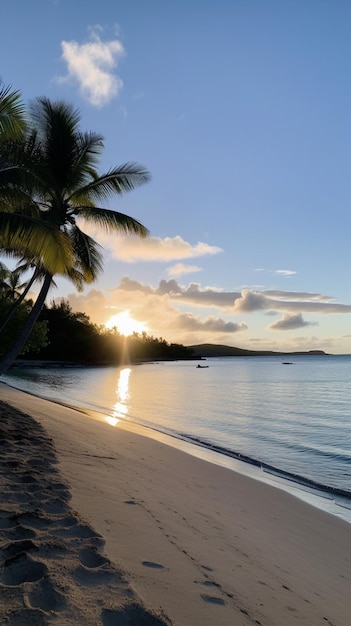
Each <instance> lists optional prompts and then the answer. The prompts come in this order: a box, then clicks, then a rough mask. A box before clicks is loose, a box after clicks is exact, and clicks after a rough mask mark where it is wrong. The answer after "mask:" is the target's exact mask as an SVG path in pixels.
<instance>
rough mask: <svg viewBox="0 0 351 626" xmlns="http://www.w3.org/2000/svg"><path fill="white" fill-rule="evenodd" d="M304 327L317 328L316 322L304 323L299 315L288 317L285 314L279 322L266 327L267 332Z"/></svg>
mask: <svg viewBox="0 0 351 626" xmlns="http://www.w3.org/2000/svg"><path fill="white" fill-rule="evenodd" d="M304 326H318V324H317V322H306V321H305V320H304V319H303V317H302V314H301V313H296V314H293V315H289V314H288V313H286V314H285V315H283V317H282V318H281V319H280V320H277V321H276V322H273V323H272V324H270V325H269V326H268V329H269V330H295V329H296V328H303V327H304Z"/></svg>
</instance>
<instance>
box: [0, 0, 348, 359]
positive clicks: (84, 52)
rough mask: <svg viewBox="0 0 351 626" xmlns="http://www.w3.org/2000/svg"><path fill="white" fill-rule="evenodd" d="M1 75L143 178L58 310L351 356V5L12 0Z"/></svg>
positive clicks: (168, 332) (4, 21) (2, 6)
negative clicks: (86, 275) (125, 223)
mask: <svg viewBox="0 0 351 626" xmlns="http://www.w3.org/2000/svg"><path fill="white" fill-rule="evenodd" d="M0 15H1V38H0V58H1V64H0V77H1V79H2V81H3V82H4V83H5V84H12V86H13V87H14V88H16V89H19V90H20V91H21V92H22V95H23V99H24V101H25V102H26V103H29V102H30V101H31V100H32V99H34V98H36V97H38V96H46V97H48V98H50V99H51V100H53V101H56V100H64V101H66V102H69V103H71V104H73V106H74V107H75V108H77V109H79V110H80V112H81V118H82V121H81V127H82V130H88V131H94V132H97V133H100V134H102V135H103V137H104V146H105V147H104V152H103V155H102V158H101V162H100V164H99V166H98V170H99V173H101V174H102V173H104V172H106V171H107V170H108V169H109V168H110V167H112V166H116V165H120V164H122V163H125V162H129V161H133V162H138V163H141V164H142V165H144V166H145V167H146V168H147V169H148V170H149V171H150V173H151V176H152V179H151V181H150V182H148V183H147V184H146V185H143V186H141V187H139V188H138V189H137V190H134V191H132V192H131V193H129V194H126V195H124V196H122V197H121V196H119V197H116V198H114V199H112V200H110V201H109V203H108V204H107V205H106V204H105V206H108V207H109V208H112V209H116V210H118V211H120V212H122V213H126V214H128V215H131V216H133V217H134V218H136V219H138V220H139V221H141V222H142V223H143V224H144V225H145V226H146V227H147V228H148V229H149V231H150V237H149V238H148V239H146V240H139V239H135V238H133V237H131V236H123V237H121V236H115V237H107V236H106V235H104V234H103V233H101V232H98V231H94V236H95V237H96V239H97V240H98V241H99V243H101V245H102V246H103V248H104V252H103V256H104V271H103V273H102V274H101V276H100V277H99V279H98V280H97V281H96V282H95V283H94V284H92V285H87V286H86V287H85V289H84V291H83V292H82V293H77V292H75V290H74V287H73V285H72V284H71V283H69V282H68V281H67V280H65V279H63V278H59V279H58V280H57V281H56V283H57V288H55V289H52V290H51V292H50V295H49V303H50V302H52V301H53V300H54V299H55V300H56V301H60V300H61V299H62V298H66V299H68V300H69V302H70V304H71V306H72V308H73V309H74V310H77V311H83V312H85V313H86V314H87V315H89V317H90V319H91V321H92V322H94V323H97V324H105V323H109V322H110V321H111V318H112V317H113V316H114V315H118V314H121V313H122V314H123V315H124V316H125V315H126V312H128V315H129V319H132V320H134V321H135V323H136V330H140V329H141V328H143V329H145V330H146V331H147V332H148V334H151V335H153V336H155V337H163V338H165V339H166V340H167V341H169V342H179V343H183V344H185V345H192V344H199V343H217V344H226V345H232V346H238V347H241V348H246V349H252V350H266V349H267V350H279V351H295V350H313V349H321V350H325V351H326V352H329V353H335V354H337V353H351V275H350V267H351V259H350V256H351V254H350V233H351V212H350V192H351V176H350V165H351V124H350V119H351V83H350V69H351V38H350V28H351V3H350V2H349V0H291V1H290V0H211V1H210V0H177V1H174V0H173V1H171V0H148V2H145V0H129V2H128V1H126V0H124V1H123V2H122V1H121V0H99V2H97V1H96V0H94V1H93V0H85V1H84V2H72V0H31V2H28V0H11V2H6V3H5V2H4V0H1V3H0Z"/></svg>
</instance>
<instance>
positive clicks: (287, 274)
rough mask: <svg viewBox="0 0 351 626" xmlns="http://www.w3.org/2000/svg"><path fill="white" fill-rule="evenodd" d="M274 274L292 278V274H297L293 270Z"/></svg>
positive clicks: (278, 271)
mask: <svg viewBox="0 0 351 626" xmlns="http://www.w3.org/2000/svg"><path fill="white" fill-rule="evenodd" d="M274 273H275V274H280V276H294V274H297V272H295V270H275V272H274Z"/></svg>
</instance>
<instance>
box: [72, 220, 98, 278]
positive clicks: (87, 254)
mask: <svg viewBox="0 0 351 626" xmlns="http://www.w3.org/2000/svg"><path fill="white" fill-rule="evenodd" d="M68 234H69V237H70V239H71V242H72V247H73V249H74V252H75V255H76V265H75V268H76V269H77V268H78V267H80V269H81V271H82V273H83V276H84V280H85V282H87V283H91V282H93V281H94V280H96V278H97V276H98V275H99V273H100V272H101V271H102V268H103V262H102V255H101V246H100V245H99V244H98V243H97V242H96V241H95V240H94V239H93V238H92V237H89V235H87V234H85V233H83V231H82V230H80V228H79V227H78V226H77V225H76V224H75V225H74V226H72V227H71V228H70V229H69V231H68Z"/></svg>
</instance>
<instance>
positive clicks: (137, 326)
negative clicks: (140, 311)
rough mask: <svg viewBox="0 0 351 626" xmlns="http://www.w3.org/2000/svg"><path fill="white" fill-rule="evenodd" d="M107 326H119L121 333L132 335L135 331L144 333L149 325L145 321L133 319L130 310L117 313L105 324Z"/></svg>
mask: <svg viewBox="0 0 351 626" xmlns="http://www.w3.org/2000/svg"><path fill="white" fill-rule="evenodd" d="M105 326H106V328H109V329H110V328H117V330H118V332H119V333H120V334H121V335H125V336H128V335H132V334H133V333H142V332H146V331H147V327H146V326H145V324H143V322H138V321H137V320H135V319H133V318H132V317H131V316H130V314H129V311H123V313H117V314H116V315H113V316H112V317H111V318H110V319H109V320H108V322H106V324H105Z"/></svg>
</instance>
